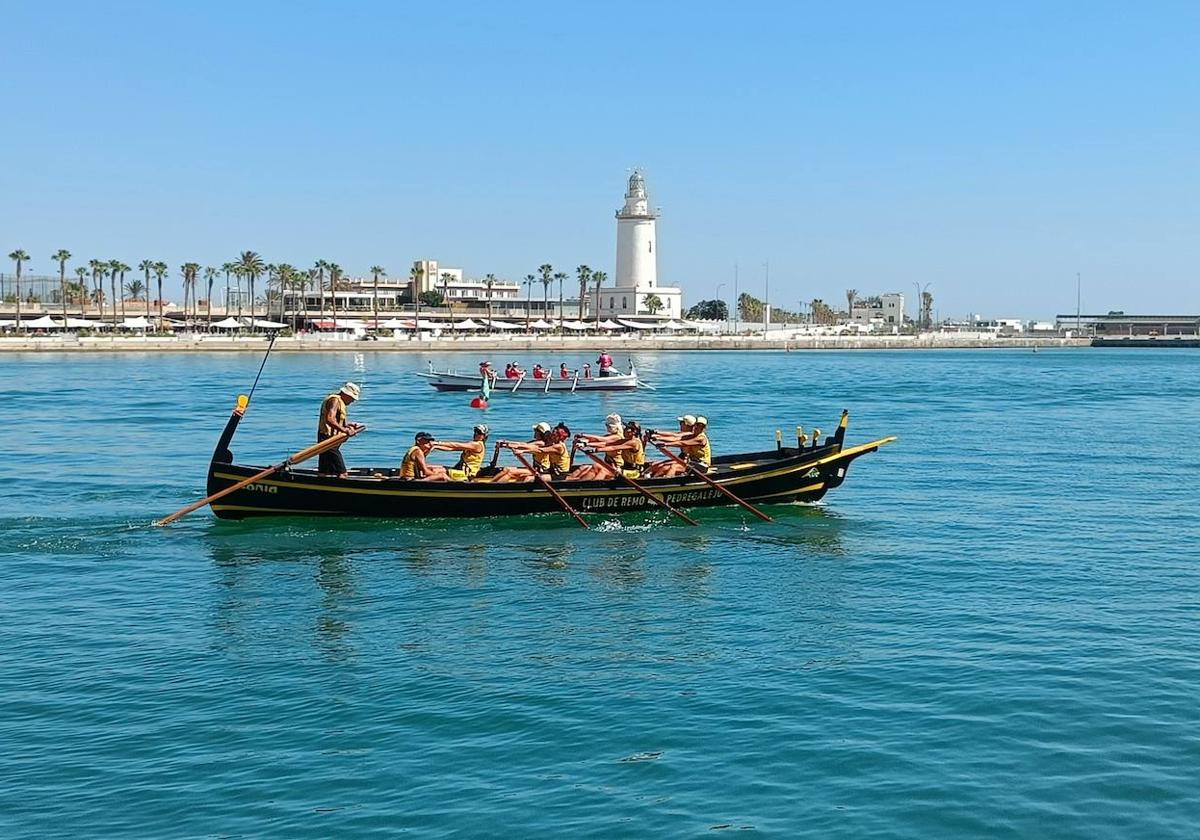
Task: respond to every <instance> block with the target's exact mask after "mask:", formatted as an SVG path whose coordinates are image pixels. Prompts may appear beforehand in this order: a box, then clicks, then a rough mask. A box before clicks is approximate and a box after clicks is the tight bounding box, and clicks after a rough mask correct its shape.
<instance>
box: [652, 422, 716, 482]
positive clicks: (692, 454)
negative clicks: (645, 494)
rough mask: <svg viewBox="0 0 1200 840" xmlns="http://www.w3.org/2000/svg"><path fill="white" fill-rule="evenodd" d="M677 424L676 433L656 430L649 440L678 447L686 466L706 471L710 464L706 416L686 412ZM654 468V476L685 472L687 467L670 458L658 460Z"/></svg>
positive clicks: (665, 445) (670, 446) (710, 449)
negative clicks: (664, 460)
mask: <svg viewBox="0 0 1200 840" xmlns="http://www.w3.org/2000/svg"><path fill="white" fill-rule="evenodd" d="M688 421H690V423H689V422H688ZM685 424H687V425H688V426H689V429H688V431H687V432H684V431H683V426H684V425H685ZM679 426H680V432H679V433H678V434H676V433H674V432H656V433H655V434H654V436H653V437H652V438H651V441H653V442H654V443H657V444H660V445H661V446H664V447H666V448H668V449H676V448H677V449H679V450H680V452H681V453H682V454H683V458H684V460H685V461H686V462H687V466H688V467H692V468H694V469H698V470H700V471H701V472H707V471H708V468H709V466H711V465H712V445H711V444H710V443H709V440H708V418H707V417H705V416H703V415H698V416H696V417H693V416H692V415H690V414H686V415H684V416H683V417H680V418H679ZM654 469H655V471H654V472H652V473H651V475H653V476H655V477H656V478H658V477H670V476H675V475H683V474H684V473H686V472H687V467H685V466H683V465H682V464H678V463H676V462H675V461H671V460H668V461H666V462H665V463H664V462H662V461H659V462H658V463H657V464H655V465H654Z"/></svg>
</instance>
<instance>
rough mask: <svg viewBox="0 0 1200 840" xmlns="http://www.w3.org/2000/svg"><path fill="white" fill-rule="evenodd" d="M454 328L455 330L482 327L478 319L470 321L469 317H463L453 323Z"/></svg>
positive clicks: (479, 328)
mask: <svg viewBox="0 0 1200 840" xmlns="http://www.w3.org/2000/svg"><path fill="white" fill-rule="evenodd" d="M454 329H456V330H481V329H483V324H481V323H479V322H478V321H472V320H471V319H470V318H464V319H463V320H461V321H458V322H456V323H455V324H454Z"/></svg>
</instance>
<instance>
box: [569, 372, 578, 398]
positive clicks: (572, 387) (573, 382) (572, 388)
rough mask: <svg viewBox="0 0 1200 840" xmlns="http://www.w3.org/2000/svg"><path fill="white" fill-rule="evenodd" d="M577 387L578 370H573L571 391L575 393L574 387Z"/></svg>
mask: <svg viewBox="0 0 1200 840" xmlns="http://www.w3.org/2000/svg"><path fill="white" fill-rule="evenodd" d="M578 387H579V371H578V370H577V371H575V378H574V379H573V380H571V393H572V394H574V393H575V389H576V388H578Z"/></svg>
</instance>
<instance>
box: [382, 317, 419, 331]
mask: <svg viewBox="0 0 1200 840" xmlns="http://www.w3.org/2000/svg"><path fill="white" fill-rule="evenodd" d="M379 329H381V330H411V329H412V321H401V320H400V319H399V318H388V319H387V320H386V321H384V322H383V323H382V324H380V325H379Z"/></svg>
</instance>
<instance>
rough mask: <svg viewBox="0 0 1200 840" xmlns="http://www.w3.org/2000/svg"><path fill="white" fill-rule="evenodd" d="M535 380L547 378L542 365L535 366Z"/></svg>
mask: <svg viewBox="0 0 1200 840" xmlns="http://www.w3.org/2000/svg"><path fill="white" fill-rule="evenodd" d="M533 378H534V379H545V378H546V369H545V368H543V367H542V366H541V365H540V364H536V365H534V366H533Z"/></svg>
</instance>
